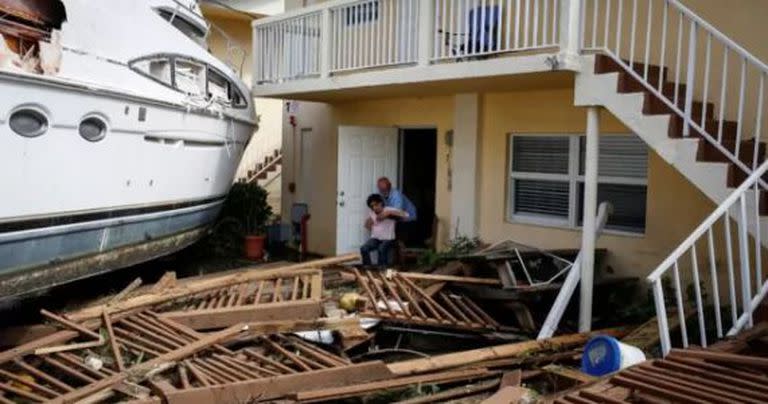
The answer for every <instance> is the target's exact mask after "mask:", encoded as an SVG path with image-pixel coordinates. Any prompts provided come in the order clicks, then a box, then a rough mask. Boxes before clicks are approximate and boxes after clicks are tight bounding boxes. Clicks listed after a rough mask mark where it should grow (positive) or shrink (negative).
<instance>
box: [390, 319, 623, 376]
mask: <svg viewBox="0 0 768 404" xmlns="http://www.w3.org/2000/svg"><path fill="white" fill-rule="evenodd" d="M625 334H626V331H625V330H624V329H608V330H601V331H596V332H592V333H584V334H572V335H563V336H558V337H553V338H549V339H546V340H541V341H536V340H531V341H525V342H518V343H514V344H505V345H498V346H495V347H492V348H480V349H473V350H469V351H461V352H455V353H449V354H444V355H438V356H433V357H429V358H422V359H412V360H409V361H403V362H398V363H393V364H391V365H389V368H390V370H391V371H392V373H394V374H396V375H400V376H403V375H411V374H418V373H425V372H433V371H436V370H444V369H451V368H455V367H459V366H466V365H470V364H474V363H479V362H482V361H488V360H494V359H504V358H510V357H516V356H522V355H533V354H537V353H541V352H545V351H550V350H558V349H567V348H569V347H574V346H582V345H583V344H585V343H586V342H587V341H588V340H589V339H590V338H592V337H593V336H595V335H610V336H614V337H621V336H623V335H625Z"/></svg>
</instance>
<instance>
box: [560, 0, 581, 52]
mask: <svg viewBox="0 0 768 404" xmlns="http://www.w3.org/2000/svg"><path fill="white" fill-rule="evenodd" d="M583 1H584V0H560V17H559V18H560V52H561V53H564V54H565V55H567V56H574V55H578V54H579V53H580V52H581V24H582V21H581V7H582V2H583Z"/></svg>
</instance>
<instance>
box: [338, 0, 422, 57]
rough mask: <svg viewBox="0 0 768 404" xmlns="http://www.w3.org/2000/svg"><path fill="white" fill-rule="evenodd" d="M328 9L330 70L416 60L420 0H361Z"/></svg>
mask: <svg viewBox="0 0 768 404" xmlns="http://www.w3.org/2000/svg"><path fill="white" fill-rule="evenodd" d="M421 1H424V0H421ZM430 1H431V0H430ZM330 10H331V20H330V30H331V32H330V35H329V37H330V38H331V48H330V50H331V56H330V64H331V66H330V70H331V72H341V71H347V70H357V69H367V68H371V67H380V66H392V65H401V64H408V63H415V62H416V59H417V55H418V32H419V0H363V1H356V2H354V3H350V4H344V5H340V6H336V7H333V8H331V9H330Z"/></svg>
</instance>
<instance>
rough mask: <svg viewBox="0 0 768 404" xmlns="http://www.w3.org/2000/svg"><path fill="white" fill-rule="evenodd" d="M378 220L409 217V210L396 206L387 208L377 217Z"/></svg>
mask: <svg viewBox="0 0 768 404" xmlns="http://www.w3.org/2000/svg"><path fill="white" fill-rule="evenodd" d="M376 218H377V219H378V220H384V219H388V218H399V219H407V218H408V212H406V211H404V210H400V209H395V208H389V207H388V208H386V209H384V211H383V212H381V213H380V214H379V215H378V216H377V217H376Z"/></svg>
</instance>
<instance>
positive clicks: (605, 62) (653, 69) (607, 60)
mask: <svg viewBox="0 0 768 404" xmlns="http://www.w3.org/2000/svg"><path fill="white" fill-rule="evenodd" d="M624 63H626V64H629V61H628V60H624ZM632 70H634V71H635V72H637V73H638V74H639V75H640V76H641V77H643V76H644V74H645V64H643V63H638V62H635V63H633V64H632ZM623 72H626V70H625V69H624V67H623V66H622V65H620V64H618V63H616V61H615V60H613V58H611V57H609V56H606V55H596V56H595V73H596V74H605V73H623ZM659 72H661V74H662V75H663V76H662V78H663V81H667V76H668V73H669V69H668V68H666V67H665V68H663V69H662V68H661V67H659V66H657V65H649V66H648V80H650V82H651V83H658V82H659ZM627 76H628V77H630V76H629V75H627Z"/></svg>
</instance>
